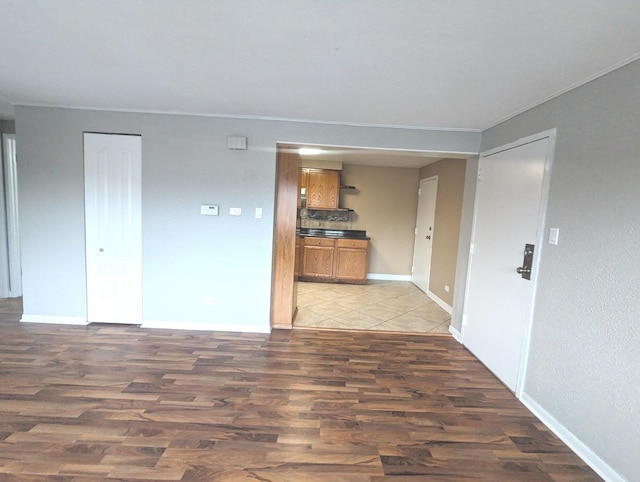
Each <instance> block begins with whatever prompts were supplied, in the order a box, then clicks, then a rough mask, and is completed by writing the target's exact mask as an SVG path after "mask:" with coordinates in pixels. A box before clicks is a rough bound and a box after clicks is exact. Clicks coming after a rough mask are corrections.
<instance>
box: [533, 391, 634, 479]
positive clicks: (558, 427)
mask: <svg viewBox="0 0 640 482" xmlns="http://www.w3.org/2000/svg"><path fill="white" fill-rule="evenodd" d="M520 401H521V402H522V403H523V404H524V405H525V406H526V407H527V408H528V409H529V410H531V411H532V412H533V414H534V415H535V416H536V417H538V418H539V419H540V420H541V421H542V423H544V424H545V425H546V426H547V427H548V428H549V430H551V431H552V432H553V433H555V434H556V435H557V436H558V438H559V439H560V440H562V441H563V442H564V443H565V444H567V446H568V447H569V448H570V449H571V450H573V451H574V452H575V453H576V454H577V455H578V457H580V458H581V459H582V460H584V461H585V462H586V463H587V464H588V465H589V466H590V467H591V468H592V469H593V470H594V471H595V472H596V473H597V474H598V475H599V476H600V477H602V478H603V479H604V480H606V481H607V482H627V479H626V478H624V477H623V476H622V475H620V474H619V473H618V472H616V471H615V470H614V469H613V468H612V467H611V466H610V465H608V464H607V463H606V462H605V461H604V460H602V459H601V458H600V457H598V456H597V455H596V453H595V452H594V451H593V450H591V449H590V448H589V447H587V446H586V445H585V444H584V443H583V442H582V441H581V440H580V439H578V437H576V436H575V435H573V433H571V432H570V431H569V429H567V428H566V427H565V426H564V425H562V424H561V423H560V422H559V421H558V420H556V418H555V417H553V415H551V414H550V413H549V412H547V411H546V410H545V409H544V408H542V407H541V406H540V405H538V403H537V402H536V401H535V400H533V399H532V398H531V397H530V396H529V395H527V394H526V393H523V394H522V395H521V396H520Z"/></svg>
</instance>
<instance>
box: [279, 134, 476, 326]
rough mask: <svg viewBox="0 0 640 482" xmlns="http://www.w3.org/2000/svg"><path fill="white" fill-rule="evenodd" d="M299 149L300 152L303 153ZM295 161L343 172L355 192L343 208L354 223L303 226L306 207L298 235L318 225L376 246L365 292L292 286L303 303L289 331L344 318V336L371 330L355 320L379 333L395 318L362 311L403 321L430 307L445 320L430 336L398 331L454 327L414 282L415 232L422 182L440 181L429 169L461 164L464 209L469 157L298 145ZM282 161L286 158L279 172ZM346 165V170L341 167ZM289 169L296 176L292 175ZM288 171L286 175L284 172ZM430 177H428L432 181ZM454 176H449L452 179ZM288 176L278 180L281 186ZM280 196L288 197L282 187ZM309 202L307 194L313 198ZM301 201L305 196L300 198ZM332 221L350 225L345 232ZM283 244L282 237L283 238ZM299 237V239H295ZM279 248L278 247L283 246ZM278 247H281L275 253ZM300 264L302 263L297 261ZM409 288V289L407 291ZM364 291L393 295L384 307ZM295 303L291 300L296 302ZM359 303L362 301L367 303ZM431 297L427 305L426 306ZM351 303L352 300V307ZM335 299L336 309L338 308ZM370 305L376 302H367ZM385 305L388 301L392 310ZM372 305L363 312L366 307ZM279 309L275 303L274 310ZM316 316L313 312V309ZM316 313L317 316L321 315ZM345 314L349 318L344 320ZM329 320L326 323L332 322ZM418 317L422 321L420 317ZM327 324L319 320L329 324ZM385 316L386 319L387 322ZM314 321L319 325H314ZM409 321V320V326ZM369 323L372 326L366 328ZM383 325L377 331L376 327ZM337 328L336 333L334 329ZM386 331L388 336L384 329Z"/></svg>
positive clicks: (343, 198)
mask: <svg viewBox="0 0 640 482" xmlns="http://www.w3.org/2000/svg"><path fill="white" fill-rule="evenodd" d="M311 147H312V148H314V149H316V150H319V151H321V152H322V153H321V154H317V153H316V154H313V155H309V154H300V151H299V149H300V148H311ZM295 149H298V150H295ZM294 150H295V152H294V155H295V156H297V161H298V163H297V166H296V167H297V168H301V167H311V168H318V169H322V168H325V169H326V168H333V169H337V170H339V171H340V181H341V184H342V185H343V186H348V189H347V190H346V191H342V192H341V193H340V195H339V196H340V202H339V208H341V209H343V210H344V211H343V212H350V214H349V215H348V216H349V217H346V219H345V216H341V217H340V219H336V220H333V219H327V218H326V217H325V219H321V218H322V217H320V219H319V218H318V217H317V216H316V217H315V218H314V219H309V218H306V219H305V218H301V217H300V216H299V210H300V206H298V208H297V211H298V212H296V227H297V228H301V227H302V228H304V227H309V226H311V223H314V224H313V227H314V228H319V229H331V228H341V229H347V230H357V231H365V232H366V235H367V237H369V238H370V244H369V259H368V267H367V280H366V282H365V283H364V284H363V285H351V284H327V283H310V284H307V282H306V280H305V282H304V283H298V284H297V285H293V284H292V288H293V289H295V295H297V304H296V307H297V309H298V312H297V318H296V320H297V321H292V322H290V324H289V327H292V326H296V327H302V326H312V327H313V325H314V323H315V322H316V321H317V322H322V321H325V322H326V323H329V324H330V323H331V322H329V321H327V320H331V319H333V320H334V321H335V320H337V319H338V318H339V317H340V316H341V317H342V318H341V321H340V323H342V325H341V326H337V325H336V326H334V327H335V328H341V329H368V328H367V327H363V326H358V323H357V322H355V321H353V322H350V323H345V318H344V316H346V315H347V314H348V315H349V317H350V318H351V319H352V320H354V319H356V318H357V319H360V320H361V323H360V325H362V324H363V320H366V322H370V323H369V324H370V325H371V326H373V325H375V324H378V325H379V324H380V323H382V322H386V321H391V320H392V319H393V317H391V318H386V319H373V320H372V319H369V318H367V316H365V314H363V313H362V310H366V311H369V312H371V311H376V310H377V311H378V312H382V311H385V312H388V313H391V314H395V315H396V317H400V316H405V315H407V314H408V313H409V312H411V311H412V310H416V309H418V308H420V309H421V310H422V311H427V308H426V307H425V305H428V304H430V305H432V306H431V307H430V310H431V311H432V313H436V312H438V315H434V316H436V317H437V319H435V320H431V322H430V324H429V326H426V327H423V328H422V329H416V328H415V325H413V326H411V324H409V323H405V325H404V328H405V329H402V328H403V327H402V326H396V327H394V328H393V329H392V330H391V331H413V332H428V331H429V330H430V329H432V328H435V327H436V325H435V322H436V321H437V322H438V323H437V325H438V326H439V327H440V329H441V330H442V328H444V327H442V326H440V325H442V324H443V323H444V322H447V323H448V321H449V320H450V315H451V313H450V312H447V311H446V310H442V309H441V307H440V306H438V304H437V303H434V302H433V300H432V299H430V298H429V297H428V296H427V295H426V294H424V293H423V292H422V291H420V290H419V289H418V288H416V287H415V285H414V284H413V283H412V282H411V280H412V275H411V267H412V265H413V257H414V256H413V252H414V243H415V227H416V212H417V205H418V187H419V183H420V179H421V178H425V177H432V176H431V175H429V174H428V172H429V171H428V170H427V171H425V170H423V168H425V166H429V165H437V164H440V165H446V164H447V163H449V162H453V163H457V167H458V168H459V167H461V169H458V172H461V173H462V175H461V176H460V177H461V179H460V182H459V184H460V189H459V192H458V193H456V194H458V195H459V197H460V201H459V205H460V206H461V198H462V191H463V184H464V171H465V165H466V158H467V157H468V155H454V154H451V155H447V154H442V153H429V152H415V151H412V152H407V151H394V150H381V149H367V148H358V147H338V146H325V145H322V146H317V145H314V146H311V145H308V144H305V145H291V149H290V151H292V152H293V151H294ZM281 159H282V158H281V156H279V167H281V165H280V161H281ZM337 164H338V165H337ZM287 169H288V168H287ZM279 170H280V169H279ZM425 173H426V174H425ZM447 175H448V173H447ZM279 177H280V175H279V174H278V175H277V178H279ZM277 192H281V189H280V188H279V187H278V188H277ZM305 194H306V193H305ZM296 195H297V196H298V193H296ZM276 199H277V202H276V210H277V211H278V209H279V205H280V202H281V198H280V195H279V194H276ZM332 221H336V222H340V223H342V224H341V225H340V226H337V225H336V223H335V222H334V223H333V224H332ZM452 224H453V225H455V229H456V232H455V234H454V235H452V236H454V237H455V243H456V245H457V237H458V231H457V230H458V229H459V220H458V222H457V223H456V222H453V223H452ZM278 225H279V222H278V219H276V226H275V229H274V232H275V233H277V232H278ZM276 236H277V234H276ZM294 236H295V235H294ZM276 244H278V243H276ZM292 245H293V247H294V252H295V250H296V249H297V251H298V254H299V253H300V252H301V250H303V249H304V247H303V246H301V245H300V244H298V245H297V246H296V240H295V239H294V240H293V241H292ZM275 249H277V246H274V250H275ZM293 257H294V259H295V258H296V257H297V256H296V255H295V254H294V255H293ZM274 261H275V262H276V263H277V262H278V259H277V256H276V254H275V251H274ZM455 261H456V260H455V256H454V260H453V262H454V266H453V267H452V268H451V272H452V273H455ZM274 274H275V275H276V277H277V274H278V269H277V265H276V266H274ZM276 277H274V289H275V287H276ZM453 278H454V275H453V274H452V276H451V281H450V282H448V285H449V286H448V287H449V289H450V290H451V291H452V290H453V284H454V283H453ZM280 284H282V283H280ZM402 285H404V287H402ZM364 289H373V290H374V291H375V292H378V293H382V292H384V291H385V290H387V293H386V294H385V295H384V296H385V298H384V299H377V301H376V298H374V297H373V295H369V294H365V293H358V291H362V290H364ZM293 297H294V296H293V295H292V296H291V297H290V299H292V300H293ZM353 297H359V298H360V299H359V300H356V299H354V298H353ZM399 297H405V299H403V300H394V298H399ZM420 297H423V298H424V300H425V301H421V300H419V298H420ZM349 298H351V299H349ZM408 298H411V301H410V303H408V306H405V307H402V308H401V310H397V309H398V308H399V306H397V305H399V304H400V303H401V301H404V302H405V304H406V301H407V299H408ZM331 299H333V300H334V303H331ZM367 299H368V301H367ZM385 299H386V300H387V301H386V302H385ZM309 300H313V301H317V303H314V305H313V307H312V306H305V305H306V303H307V302H308V301H309ZM327 301H329V305H331V304H333V308H334V310H333V312H331V310H328V311H327V312H325V313H324V314H322V315H320V314H319V312H320V311H322V310H324V308H325V307H327V308H330V306H329V305H326V306H320V305H321V304H323V303H326V302H327ZM349 303H352V306H353V309H349V308H350V307H349V306H346V305H348V304H349ZM362 303H364V304H363V305H361V306H360V304H362ZM389 303H390V304H393V305H395V307H392V306H387V304H389ZM272 306H274V303H273V302H272ZM312 308H313V309H312ZM314 310H315V311H314ZM305 311H307V312H309V313H310V312H313V313H314V315H311V316H307V317H305V313H304V312H305ZM339 312H341V313H339ZM291 313H292V314H293V313H295V310H291ZM325 315H326V316H325ZM412 315H413V316H416V317H417V315H418V313H417V312H416V313H413V314H412ZM323 316H325V317H324V319H319V318H322V317H323ZM379 316H382V315H381V314H379ZM311 318H315V320H313V321H311ZM406 318H407V316H405V321H406ZM279 321H282V318H281V319H280V320H277V319H276V318H275V317H274V313H273V310H272V326H279V327H283V326H282V324H281V323H279ZM395 321H396V323H399V322H400V321H402V319H398V320H395ZM366 322H365V324H366ZM375 322H377V323H375ZM328 327H329V328H330V327H331V326H328ZM380 329H383V330H384V329H386V328H384V327H382V326H381V327H380Z"/></svg>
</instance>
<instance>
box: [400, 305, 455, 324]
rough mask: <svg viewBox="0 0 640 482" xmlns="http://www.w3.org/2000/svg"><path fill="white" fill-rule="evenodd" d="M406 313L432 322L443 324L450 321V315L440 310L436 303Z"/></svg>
mask: <svg viewBox="0 0 640 482" xmlns="http://www.w3.org/2000/svg"><path fill="white" fill-rule="evenodd" d="M408 313H409V314H411V315H414V316H419V317H421V318H425V319H427V320H432V321H440V322H444V321H447V320H450V319H451V315H450V314H449V313H447V312H446V311H444V310H443V309H442V308H440V307H439V306H438V305H437V304H436V303H431V304H429V305H425V306H421V307H419V308H416V309H415V310H411V311H409V312H408Z"/></svg>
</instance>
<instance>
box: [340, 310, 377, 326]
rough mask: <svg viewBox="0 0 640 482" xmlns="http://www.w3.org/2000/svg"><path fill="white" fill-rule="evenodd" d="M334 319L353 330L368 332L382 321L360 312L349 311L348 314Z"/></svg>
mask: <svg viewBox="0 0 640 482" xmlns="http://www.w3.org/2000/svg"><path fill="white" fill-rule="evenodd" d="M332 319H333V320H335V321H337V322H338V323H342V324H343V325H345V326H346V327H348V328H350V329H352V330H367V329H369V328H371V327H372V326H373V325H377V324H379V323H380V320H378V319H376V318H373V317H371V316H368V315H366V314H364V313H361V312H359V311H349V312H348V313H343V314H341V315H336V316H334V317H333V318H332Z"/></svg>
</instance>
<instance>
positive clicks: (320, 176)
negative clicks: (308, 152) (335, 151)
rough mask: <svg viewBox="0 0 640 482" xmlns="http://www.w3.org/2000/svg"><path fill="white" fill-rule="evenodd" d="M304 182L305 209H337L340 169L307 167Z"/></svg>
mask: <svg viewBox="0 0 640 482" xmlns="http://www.w3.org/2000/svg"><path fill="white" fill-rule="evenodd" d="M306 183H307V209H338V202H339V199H340V171H334V170H329V169H309V170H308V173H307V179H306Z"/></svg>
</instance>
